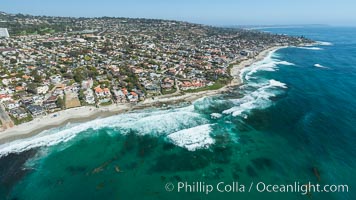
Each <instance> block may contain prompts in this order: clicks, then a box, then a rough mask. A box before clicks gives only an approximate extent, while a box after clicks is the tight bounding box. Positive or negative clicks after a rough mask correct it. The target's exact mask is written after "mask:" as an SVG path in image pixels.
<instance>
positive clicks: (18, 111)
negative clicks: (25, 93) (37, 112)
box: [9, 108, 28, 119]
mask: <svg viewBox="0 0 356 200" xmlns="http://www.w3.org/2000/svg"><path fill="white" fill-rule="evenodd" d="M9 113H10V115H12V116H13V117H14V118H16V119H24V118H26V117H28V114H27V112H26V111H25V109H23V108H14V109H11V110H10V111H9Z"/></svg>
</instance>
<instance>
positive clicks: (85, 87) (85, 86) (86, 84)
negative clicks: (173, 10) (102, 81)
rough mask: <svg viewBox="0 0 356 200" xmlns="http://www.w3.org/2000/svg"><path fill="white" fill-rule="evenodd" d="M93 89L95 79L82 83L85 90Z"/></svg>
mask: <svg viewBox="0 0 356 200" xmlns="http://www.w3.org/2000/svg"><path fill="white" fill-rule="evenodd" d="M92 87H93V79H89V80H84V81H82V88H83V89H84V90H86V89H88V88H92Z"/></svg>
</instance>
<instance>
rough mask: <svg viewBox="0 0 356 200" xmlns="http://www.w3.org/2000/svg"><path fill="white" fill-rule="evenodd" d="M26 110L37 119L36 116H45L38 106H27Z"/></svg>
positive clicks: (41, 108)
mask: <svg viewBox="0 0 356 200" xmlns="http://www.w3.org/2000/svg"><path fill="white" fill-rule="evenodd" d="M26 108H27V110H28V111H29V112H30V113H31V115H32V116H34V117H38V116H41V115H45V114H46V112H45V110H44V109H43V107H42V106H39V105H33V104H32V105H28V106H27V107H26Z"/></svg>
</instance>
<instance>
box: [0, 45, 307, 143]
mask: <svg viewBox="0 0 356 200" xmlns="http://www.w3.org/2000/svg"><path fill="white" fill-rule="evenodd" d="M302 46H304V44H302ZM286 47H288V46H273V47H270V48H268V49H265V50H263V51H261V52H260V53H259V54H258V55H256V56H254V57H252V58H248V59H246V60H243V61H241V62H240V63H238V64H235V65H233V67H232V68H231V71H230V74H231V76H232V77H233V79H232V81H231V82H230V83H229V84H227V85H225V86H224V87H222V88H220V89H217V90H206V91H201V92H195V93H185V94H183V95H182V94H178V95H162V96H158V97H155V99H146V100H144V101H143V102H140V103H137V104H134V105H133V104H130V103H124V104H112V105H110V106H105V107H100V108H96V107H92V106H82V107H78V108H72V109H67V110H62V111H59V112H56V113H52V114H48V115H46V116H43V117H40V118H35V119H34V120H32V121H30V122H26V123H23V124H20V125H17V126H15V127H13V128H10V129H7V130H5V131H3V132H0V144H4V143H8V142H12V141H15V140H18V139H25V138H29V137H32V136H35V135H37V134H39V133H41V132H42V131H45V130H48V129H51V128H55V127H59V126H64V125H66V124H68V123H77V122H88V121H92V120H95V119H97V118H104V117H109V116H113V115H117V114H121V113H124V112H129V111H133V110H139V109H145V108H152V107H156V108H157V107H158V108H159V107H162V105H163V104H177V103H180V102H193V101H195V100H197V99H200V98H202V97H206V96H213V95H217V94H221V93H224V92H228V91H229V90H230V88H232V87H237V86H239V85H241V84H242V82H241V80H240V71H241V70H242V69H243V68H245V67H247V66H250V65H252V64H253V63H255V62H258V61H261V60H262V59H264V58H265V57H266V56H267V55H268V54H269V53H270V52H272V51H276V50H278V49H282V48H286ZM231 63H235V61H232V62H231Z"/></svg>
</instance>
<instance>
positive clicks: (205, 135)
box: [167, 124, 214, 151]
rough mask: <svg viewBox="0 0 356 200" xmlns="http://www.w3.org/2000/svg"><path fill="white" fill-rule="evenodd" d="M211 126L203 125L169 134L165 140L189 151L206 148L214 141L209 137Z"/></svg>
mask: <svg viewBox="0 0 356 200" xmlns="http://www.w3.org/2000/svg"><path fill="white" fill-rule="evenodd" d="M211 126H212V124H205V125H200V126H196V127H193V128H188V129H184V130H180V131H177V132H175V133H172V134H169V135H168V137H167V138H168V139H169V140H170V141H171V142H172V143H174V144H176V145H177V146H180V147H184V148H186V149H188V150H189V151H195V150H196V149H201V148H208V147H209V146H210V145H212V144H213V143H214V139H213V138H211V137H210V131H211V130H212V128H211Z"/></svg>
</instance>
